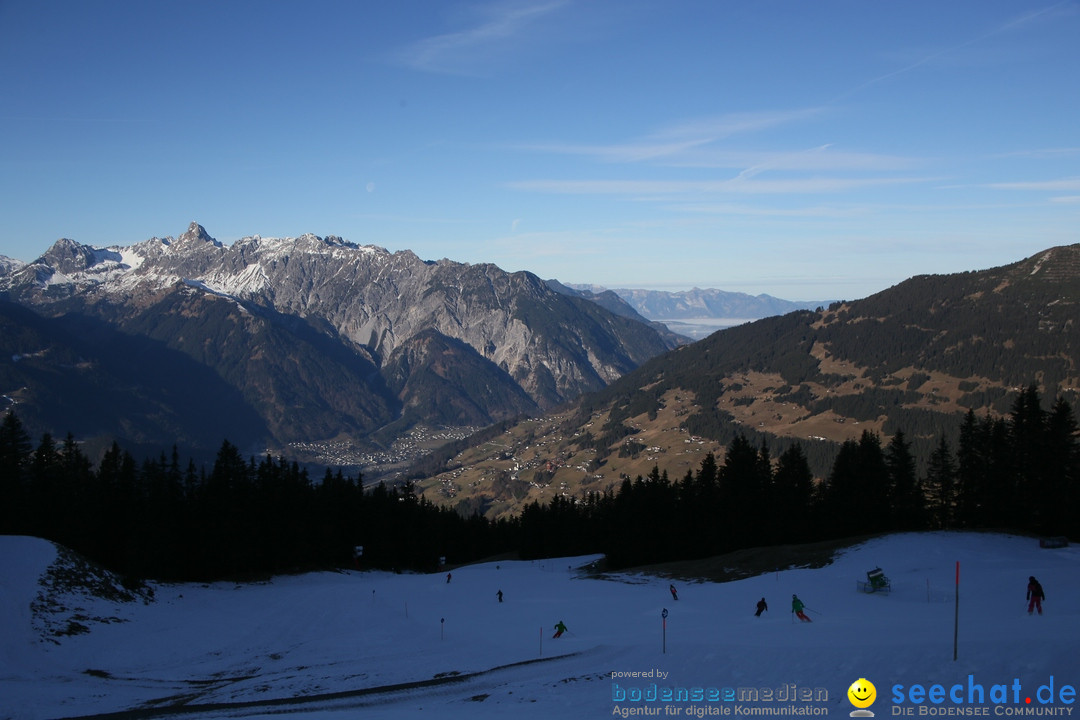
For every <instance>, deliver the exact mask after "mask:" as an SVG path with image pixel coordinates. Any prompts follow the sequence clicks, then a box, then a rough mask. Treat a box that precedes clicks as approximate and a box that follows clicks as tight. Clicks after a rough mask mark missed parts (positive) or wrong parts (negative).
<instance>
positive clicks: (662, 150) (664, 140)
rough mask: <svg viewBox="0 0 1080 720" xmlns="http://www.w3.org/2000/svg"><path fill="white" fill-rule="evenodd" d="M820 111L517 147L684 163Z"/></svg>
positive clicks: (701, 121)
mask: <svg viewBox="0 0 1080 720" xmlns="http://www.w3.org/2000/svg"><path fill="white" fill-rule="evenodd" d="M820 112H821V111H820V110H819V109H817V108H801V109H797V110H781V111H773V112H745V113H727V114H724V115H717V116H712V117H704V118H695V119H692V120H687V121H685V122H681V123H677V124H673V125H669V126H667V127H664V128H661V129H659V130H658V131H656V132H653V133H651V134H649V135H647V136H645V137H643V138H641V139H640V140H637V141H632V142H625V143H615V144H602V145H595V144H575V143H532V144H520V145H517V146H516V147H517V149H519V150H528V151H535V152H546V153H553V154H559V155H579V156H583V157H591V158H594V159H597V160H600V161H604V162H618V163H634V162H643V161H670V162H676V161H679V162H680V164H688V162H690V161H691V160H692V158H693V157H694V156H695V154H696V153H698V152H700V151H702V150H703V149H704V148H705V147H707V146H708V145H711V144H713V143H716V142H719V141H721V140H725V139H727V138H729V137H732V136H734V135H740V134H745V133H753V132H759V131H762V130H767V129H770V128H774V127H779V126H782V125H787V124H790V123H795V122H801V121H804V120H807V119H809V118H812V117H814V116H816V115H818V114H819V113H820Z"/></svg>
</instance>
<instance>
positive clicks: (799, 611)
mask: <svg viewBox="0 0 1080 720" xmlns="http://www.w3.org/2000/svg"><path fill="white" fill-rule="evenodd" d="M805 607H806V605H804V604H803V601H802V600H800V599H799V596H798V595H792V596H791V612H793V613H795V617H797V618H799V619H800V620H802V621H803V622H813V620H811V619H810V618H808V617H807V616H806V613H804V612H803V608H805Z"/></svg>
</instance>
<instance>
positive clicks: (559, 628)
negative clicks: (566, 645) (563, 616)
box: [551, 620, 567, 638]
mask: <svg viewBox="0 0 1080 720" xmlns="http://www.w3.org/2000/svg"><path fill="white" fill-rule="evenodd" d="M566 629H567V628H566V625H565V623H563V621H562V620H560V621H559V622H558V623H557V624H556V625H555V634H554V635H552V636H551V637H553V638H557V637H560V636H561V635H562V634H563V633H564V632H566Z"/></svg>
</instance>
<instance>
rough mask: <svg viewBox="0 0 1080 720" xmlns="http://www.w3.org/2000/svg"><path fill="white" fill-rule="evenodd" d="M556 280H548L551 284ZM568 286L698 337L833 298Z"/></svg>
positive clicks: (825, 301) (818, 305)
mask: <svg viewBox="0 0 1080 720" xmlns="http://www.w3.org/2000/svg"><path fill="white" fill-rule="evenodd" d="M553 282H555V281H548V283H549V284H552V283H553ZM567 287H568V288H570V289H572V290H574V291H577V292H579V293H581V294H582V296H583V297H589V298H590V299H594V300H597V301H599V298H601V297H604V296H605V295H614V296H615V297H617V298H619V300H621V301H623V302H624V303H626V304H627V305H629V306H630V307H631V308H633V309H634V310H635V311H636V312H637V313H639V314H640V315H641V316H642V317H644V318H646V319H647V320H651V321H653V322H658V323H663V324H664V325H665V326H666V327H668V328H669V329H670V330H672V331H673V332H676V333H679V334H680V335H685V336H687V337H690V338H692V339H694V340H700V339H701V338H703V337H705V336H706V335H711V334H712V333H713V332H715V331H716V330H718V329H721V328H726V327H733V326H735V325H742V324H743V323H746V322H751V321H753V320H760V319H761V318H765V317H772V316H774V315H785V314H787V313H789V312H793V311H795V310H813V309H816V308H822V307H825V306H827V305H829V304H831V303H832V302H833V301H831V300H818V301H809V302H794V301H791V300H781V299H780V298H775V297H773V296H771V295H764V294H763V295H748V294H746V293H738V292H727V291H724V290H716V289H711V288H710V289H704V290H703V289H701V288H693V289H692V290H683V291H680V292H668V291H663V290H632V289H627V288H616V289H614V290H607V289H606V288H603V287H600V286H598V285H570V286H567Z"/></svg>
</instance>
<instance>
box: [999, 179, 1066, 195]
mask: <svg viewBox="0 0 1080 720" xmlns="http://www.w3.org/2000/svg"><path fill="white" fill-rule="evenodd" d="M987 187H992V188H996V189H998V190H1042V191H1050V192H1071V191H1074V190H1077V191H1080V178H1061V179H1060V180H1039V181H1035V182H1010V183H991V184H989V185H987Z"/></svg>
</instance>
